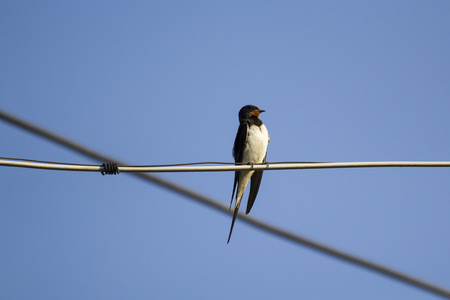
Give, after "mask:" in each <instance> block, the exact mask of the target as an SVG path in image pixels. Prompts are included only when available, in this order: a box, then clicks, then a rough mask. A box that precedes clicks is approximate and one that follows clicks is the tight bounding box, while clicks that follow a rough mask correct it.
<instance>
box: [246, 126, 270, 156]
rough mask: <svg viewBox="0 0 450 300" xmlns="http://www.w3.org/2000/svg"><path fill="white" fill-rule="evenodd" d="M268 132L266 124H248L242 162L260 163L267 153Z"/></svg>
mask: <svg viewBox="0 0 450 300" xmlns="http://www.w3.org/2000/svg"><path fill="white" fill-rule="evenodd" d="M268 145H269V132H268V131H267V128H266V126H264V124H263V125H261V126H260V127H258V126H255V125H253V126H250V127H249V128H248V130H247V140H246V145H245V148H244V153H243V157H242V162H243V163H261V162H263V160H264V157H265V156H266V153H267V146H268Z"/></svg>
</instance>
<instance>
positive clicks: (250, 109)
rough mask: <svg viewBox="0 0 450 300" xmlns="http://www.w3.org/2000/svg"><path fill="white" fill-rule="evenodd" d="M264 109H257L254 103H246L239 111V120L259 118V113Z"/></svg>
mask: <svg viewBox="0 0 450 300" xmlns="http://www.w3.org/2000/svg"><path fill="white" fill-rule="evenodd" d="M262 112H265V110H262V109H259V107H257V106H255V105H246V106H244V107H243V108H241V110H240V111H239V120H243V119H248V118H251V117H256V118H259V114H260V113H262Z"/></svg>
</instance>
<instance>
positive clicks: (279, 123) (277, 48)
mask: <svg viewBox="0 0 450 300" xmlns="http://www.w3.org/2000/svg"><path fill="white" fill-rule="evenodd" d="M449 15H450V2H449V1H341V2H333V1H302V2H300V1H278V2H275V1H245V2H243V1H228V2H225V1H159V2H155V1H127V2H125V1H123V2H120V1H76V2H75V1H71V2H69V1H39V2H33V1H2V3H1V4H0V25H1V26H0V39H1V43H0V54H1V55H0V82H1V85H0V97H1V99H2V100H1V105H0V109H2V110H4V111H7V112H9V113H12V114H15V115H17V116H19V117H21V118H24V119H26V120H29V121H30V122H34V123H36V124H38V125H40V126H42V127H44V128H47V129H50V130H53V131H55V132H57V133H59V134H61V135H64V136H66V137H68V138H70V139H73V140H75V141H77V142H79V143H81V144H83V145H86V146H88V147H91V148H93V149H95V150H97V151H100V152H103V153H105V154H107V155H110V156H113V157H116V158H118V159H120V160H123V161H126V162H127V163H129V164H137V165H146V164H161V163H181V162H198V161H228V162H231V161H232V156H231V149H232V145H233V141H234V137H235V134H236V131H237V127H238V119H237V113H238V111H239V109H240V108H241V107H242V106H244V105H246V104H254V105H257V106H259V107H260V108H262V109H265V110H266V112H265V113H264V114H262V115H261V119H262V120H263V121H264V123H265V124H266V126H267V128H268V130H269V133H270V136H271V143H270V145H269V152H268V156H267V159H268V161H292V160H294V161H329V162H341V161H388V160H389V161H395V160H419V161H446V160H449V153H450V142H449V139H448V128H449V126H450V118H449V117H448V115H449V113H448V112H449V111H450V101H449V95H450V85H449V82H450V56H449V55H448V54H449V53H450V19H449V18H448V16H449ZM0 128H1V132H2V137H3V138H2V141H3V142H2V143H1V151H0V156H4V157H18V158H29V159H39V160H49V161H60V162H73V163H89V164H90V163H94V161H92V160H90V159H88V158H85V157H83V156H80V155H78V154H75V153H73V152H71V151H68V150H66V149H63V148H61V147H59V146H57V145H54V144H52V143H50V142H48V141H45V140H42V139H40V138H38V137H36V136H34V135H32V134H29V133H26V132H24V131H22V130H20V129H17V128H14V127H12V126H11V125H8V124H6V123H4V122H0ZM449 172H450V170H448V169H446V168H415V169H414V168H383V169H340V170H296V171H268V172H265V174H264V177H263V181H262V184H261V189H260V192H259V195H258V198H257V200H256V202H255V205H254V207H253V209H252V212H251V215H252V216H253V217H256V218H258V219H261V220H264V221H267V222H269V223H271V224H275V225H277V226H279V227H281V228H285V229H288V230H290V231H293V232H296V233H298V234H301V235H303V236H306V237H309V238H312V239H314V240H317V241H319V242H321V243H324V244H327V245H330V246H333V247H336V248H338V249H341V250H343V251H347V252H349V253H352V254H355V255H357V256H361V257H364V258H366V259H370V260H373V261H375V262H377V263H380V264H383V265H386V266H389V267H391V268H394V269H398V270H400V271H402V272H405V273H408V274H411V275H413V276H416V277H419V278H422V279H425V280H427V281H429V282H433V283H435V284H437V285H440V286H443V287H445V288H447V289H450V284H449V281H448V279H449V278H450V260H449V259H448V253H450V242H449V239H448V236H449V234H448V231H449V228H450V218H449V217H448V211H450V201H449V197H448V195H449V194H450V184H449V178H450V176H449V175H450V173H449ZM159 176H161V177H163V178H166V179H169V180H172V181H175V182H177V183H179V184H182V185H184V186H187V187H189V188H191V189H194V190H196V191H198V192H200V193H201V194H204V195H208V196H210V197H212V198H214V199H216V200H217V201H220V202H221V203H224V204H227V203H229V198H230V197H231V189H232V183H233V173H230V172H222V173H182V174H160V175H159ZM0 187H1V190H2V197H1V201H0V241H1V243H0V257H1V259H0V296H1V298H2V299H82V298H88V299H95V298H97V299H99V298H103V299H130V298H131V299H187V298H189V299H212V298H214V299H231V298H238V299H298V298H304V299H439V297H437V296H435V295H432V294H429V293H426V292H424V291H421V290H419V289H416V288H413V287H410V286H407V285H405V284H403V283H399V282H396V281H393V280H391V279H389V278H386V277H383V276H380V275H378V274H374V273H372V272H370V271H367V270H364V269H361V268H359V267H355V266H353V265H350V264H348V263H345V262H342V261H338V260H336V259H334V258H331V257H328V256H325V255H323V254H320V253H317V252H315V251H312V250H310V249H307V248H303V247H299V246H296V245H293V244H291V243H289V242H286V241H284V240H281V239H278V238H275V237H273V236H271V235H267V234H265V233H264V232H261V231H259V230H255V229H254V228H252V227H249V226H248V225H246V224H244V223H243V222H240V221H239V220H238V221H237V222H236V225H235V228H234V232H233V237H232V240H231V242H230V244H229V245H227V244H226V240H227V235H228V230H229V226H230V223H231V217H230V216H226V215H224V214H222V213H218V212H216V211H214V210H212V209H210V208H208V207H205V206H203V205H199V204H197V203H195V202H192V201H190V200H188V199H185V198H183V197H180V196H179V195H177V194H174V193H171V192H168V191H166V190H163V189H161V188H159V187H158V186H155V185H150V184H147V183H145V182H142V181H140V180H136V179H135V178H133V177H132V176H129V175H127V174H120V175H119V176H108V177H106V176H105V177H104V176H101V175H100V174H96V173H83V172H62V171H43V170H31V169H19V168H9V167H8V168H7V167H3V168H0ZM245 197H246V196H245Z"/></svg>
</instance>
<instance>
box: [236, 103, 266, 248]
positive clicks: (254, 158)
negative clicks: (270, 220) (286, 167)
mask: <svg viewBox="0 0 450 300" xmlns="http://www.w3.org/2000/svg"><path fill="white" fill-rule="evenodd" d="M262 112H264V110H262V109H259V108H258V107H257V106H254V105H246V106H244V107H242V108H241V110H240V111H239V129H238V132H237V134H236V139H235V140H234V147H233V157H234V161H235V163H239V164H252V165H253V164H259V163H263V162H265V161H266V156H267V146H268V145H269V141H270V138H269V132H268V131H267V128H266V126H264V124H263V122H262V121H261V120H260V119H259V114H260V113H262ZM262 174H263V171H262V170H261V171H236V172H235V174H234V186H233V194H232V195H231V203H230V209H231V205H232V204H233V197H234V192H235V190H236V185H237V192H236V204H235V207H234V214H233V221H232V222H231V229H230V235H229V236H228V242H227V244H228V243H229V242H230V238H231V233H232V232H233V226H234V222H235V221H236V216H237V213H238V210H239V206H240V205H241V200H242V196H243V195H244V191H245V188H246V187H247V184H248V181H249V180H250V178H251V185H250V194H249V196H248V202H247V210H246V212H245V214H248V213H249V212H250V210H251V209H252V206H253V203H254V202H255V199H256V195H257V194H258V190H259V185H260V184H261V178H262Z"/></svg>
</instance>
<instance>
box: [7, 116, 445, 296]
mask: <svg viewBox="0 0 450 300" xmlns="http://www.w3.org/2000/svg"><path fill="white" fill-rule="evenodd" d="M0 119H3V120H5V121H7V122H9V123H11V124H13V125H15V126H18V127H20V128H23V129H25V130H27V131H30V132H33V133H35V134H37V135H39V136H41V137H44V138H46V139H49V140H51V141H53V142H55V143H58V144H60V145H62V146H65V147H67V148H69V149H72V150H74V151H76V152H78V153H81V154H83V155H85V156H88V157H91V158H94V159H96V160H99V161H114V162H116V163H117V164H119V165H124V163H121V162H119V161H118V160H115V159H112V158H110V157H108V156H106V155H102V154H100V153H98V152H95V151H93V150H90V149H88V148H86V147H83V146H81V145H78V144H77V143H75V142H73V141H70V140H69V139H67V138H64V137H62V136H60V135H57V134H55V133H53V132H50V131H48V130H45V129H43V128H40V127H38V126H35V125H33V124H31V123H29V122H26V121H23V120H21V119H19V118H17V117H14V116H12V115H10V114H7V113H5V112H3V111H1V110H0ZM120 171H121V172H122V170H120ZM132 175H134V176H137V177H139V178H141V179H144V180H146V181H150V182H153V183H156V184H158V185H160V186H162V187H165V188H167V189H170V190H172V191H174V192H177V193H178V194H181V195H183V196H186V197H188V198H191V199H193V200H196V201H198V202H201V203H203V204H207V205H208V206H211V207H214V208H215V209H217V210H219V211H221V212H223V213H226V214H231V213H230V211H229V210H228V206H227V205H223V204H221V203H218V202H216V201H214V200H212V199H211V198H209V197H206V196H203V195H201V194H199V193H197V192H195V191H192V190H189V189H187V188H185V187H182V186H181V185H178V184H175V183H172V182H170V181H167V180H164V179H161V178H159V177H156V176H154V175H150V174H146V173H132ZM238 217H239V218H240V219H241V220H242V221H244V222H246V223H248V224H251V225H253V226H255V227H257V228H259V229H260V230H264V231H266V232H270V233H272V234H274V235H275V236H277V237H282V238H285V239H287V240H290V241H291V242H294V243H297V244H301V245H304V246H307V247H309V248H312V249H314V250H316V251H319V252H322V253H324V254H328V255H330V256H333V257H335V258H339V259H341V260H344V261H347V262H350V263H353V264H356V265H358V266H360V267H363V268H366V269H369V270H372V271H374V272H377V273H379V274H383V275H386V276H388V277H390V278H393V279H397V280H399V281H402V282H403V283H407V284H409V285H412V286H415V287H417V288H421V289H423V290H426V291H428V292H432V293H434V294H437V295H440V296H442V297H445V298H448V299H450V291H449V290H446V289H444V288H442V287H439V286H437V285H434V284H432V283H428V282H426V281H423V280H420V279H416V278H414V277H412V276H409V275H406V274H403V273H401V272H398V271H395V270H392V269H390V268H387V267H384V266H382V265H378V264H375V263H373V262H370V261H368V260H365V259H362V258H358V257H356V256H353V255H350V254H347V253H344V252H342V251H339V250H336V249H333V248H332V247H329V246H325V245H322V244H320V243H317V242H315V241H312V240H310V239H306V238H303V237H301V236H299V235H297V234H294V233H290V232H287V231H285V230H282V229H279V228H276V227H274V226H272V225H269V224H267V223H265V222H262V221H260V220H257V219H255V218H252V217H249V216H247V215H243V214H238Z"/></svg>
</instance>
